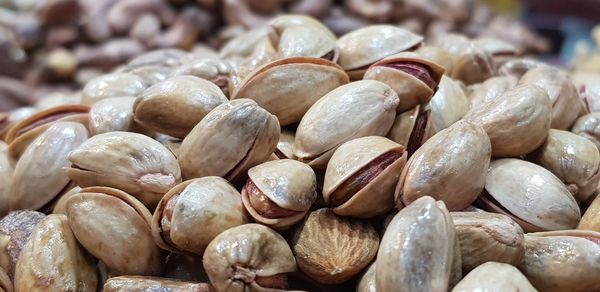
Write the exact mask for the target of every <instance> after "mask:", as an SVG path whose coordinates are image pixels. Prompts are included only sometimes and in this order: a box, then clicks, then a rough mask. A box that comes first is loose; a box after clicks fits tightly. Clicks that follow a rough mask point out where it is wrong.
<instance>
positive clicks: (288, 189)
mask: <svg viewBox="0 0 600 292" xmlns="http://www.w3.org/2000/svg"><path fill="white" fill-rule="evenodd" d="M316 188H317V179H316V176H315V172H314V171H313V170H312V168H310V166H308V165H306V164H304V163H302V162H298V161H295V160H291V159H281V160H273V161H268V162H265V163H262V164H259V165H257V166H255V167H253V168H250V169H249V170H248V180H247V182H246V185H245V186H244V188H243V189H242V202H243V203H244V207H245V208H246V210H247V211H248V213H249V214H250V216H252V218H254V220H256V221H257V222H259V223H262V224H264V225H267V226H269V227H271V228H273V229H275V230H283V229H287V228H289V227H290V226H292V225H294V224H296V223H297V222H299V221H300V220H302V218H304V216H305V215H306V213H308V210H309V208H310V207H311V205H312V204H313V202H314V201H315V199H316V198H317V193H316Z"/></svg>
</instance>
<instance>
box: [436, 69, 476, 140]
mask: <svg viewBox="0 0 600 292" xmlns="http://www.w3.org/2000/svg"><path fill="white" fill-rule="evenodd" d="M429 109H430V110H431V131H432V134H435V133H437V132H439V131H441V130H443V129H445V128H448V127H449V126H450V125H452V124H454V123H455V122H456V121H458V120H460V119H461V118H462V117H464V116H465V114H467V112H468V111H469V101H468V100H467V96H466V95H465V92H464V91H463V89H462V88H461V86H460V84H458V82H457V81H454V80H452V79H451V78H450V77H446V76H445V75H444V76H442V79H441V80H440V83H439V84H438V89H437V91H436V92H435V94H434V95H433V97H432V98H431V100H430V101H429Z"/></svg>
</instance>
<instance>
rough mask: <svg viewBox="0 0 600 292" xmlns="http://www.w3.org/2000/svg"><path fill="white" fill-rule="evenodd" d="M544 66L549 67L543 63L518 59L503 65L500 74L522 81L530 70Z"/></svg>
mask: <svg viewBox="0 0 600 292" xmlns="http://www.w3.org/2000/svg"><path fill="white" fill-rule="evenodd" d="M544 66H548V65H547V64H546V63H544V62H542V61H538V60H535V59H530V58H516V59H512V60H508V61H506V63H504V64H502V66H500V68H499V69H498V73H499V74H500V75H502V76H512V77H515V78H517V79H520V78H521V77H522V76H523V75H525V73H527V72H528V71H529V70H531V69H534V68H537V67H544Z"/></svg>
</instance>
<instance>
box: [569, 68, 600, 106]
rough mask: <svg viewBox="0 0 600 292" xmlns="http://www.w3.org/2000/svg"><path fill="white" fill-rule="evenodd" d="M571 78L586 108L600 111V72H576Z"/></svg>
mask: <svg viewBox="0 0 600 292" xmlns="http://www.w3.org/2000/svg"><path fill="white" fill-rule="evenodd" d="M571 78H572V80H573V84H575V87H576V88H578V89H579V96H580V97H581V99H582V100H583V101H584V104H585V105H586V108H587V109H588V110H589V111H590V112H600V74H598V73H588V72H574V73H572V74H571Z"/></svg>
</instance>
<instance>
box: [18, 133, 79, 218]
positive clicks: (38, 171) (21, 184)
mask: <svg viewBox="0 0 600 292" xmlns="http://www.w3.org/2000/svg"><path fill="white" fill-rule="evenodd" d="M87 138H88V132H87V130H86V128H85V127H84V126H83V125H81V124H79V123H74V122H56V123H54V124H53V125H52V126H50V127H49V128H48V129H47V130H46V131H44V133H43V134H41V135H40V136H38V137H37V138H36V139H35V140H34V141H33V142H32V143H31V144H30V145H29V147H27V150H25V152H24V153H23V155H22V156H21V158H20V159H19V161H18V162H17V165H16V166H15V169H14V173H13V179H12V184H11V196H10V198H9V202H8V203H9V207H10V209H11V210H18V209H31V210H37V209H41V208H42V207H44V206H45V205H46V204H48V203H50V202H51V201H52V200H53V199H54V198H56V197H57V196H58V195H60V194H61V193H63V192H65V191H67V190H68V189H65V188H66V187H67V186H68V184H69V181H70V180H69V177H68V176H66V175H65V173H64V172H63V168H64V167H67V166H69V160H68V159H67V156H68V155H69V153H70V152H71V151H73V150H74V149H76V148H77V147H79V146H80V145H81V144H82V143H84V141H85V140H86V139H87ZM32 182H35V183H32Z"/></svg>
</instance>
